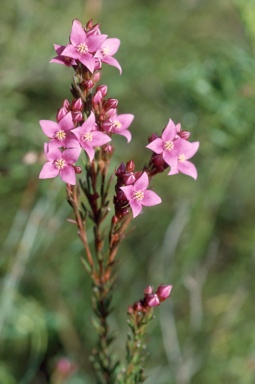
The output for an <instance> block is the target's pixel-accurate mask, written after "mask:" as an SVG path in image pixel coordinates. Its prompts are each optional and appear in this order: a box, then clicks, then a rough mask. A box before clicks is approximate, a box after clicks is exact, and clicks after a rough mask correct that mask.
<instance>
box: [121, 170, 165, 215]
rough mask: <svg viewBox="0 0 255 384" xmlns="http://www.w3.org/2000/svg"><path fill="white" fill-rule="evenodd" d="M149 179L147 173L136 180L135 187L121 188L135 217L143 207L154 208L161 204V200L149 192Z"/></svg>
mask: <svg viewBox="0 0 255 384" xmlns="http://www.w3.org/2000/svg"><path fill="white" fill-rule="evenodd" d="M148 185H149V177H148V175H147V173H146V172H143V174H142V175H141V176H140V177H139V179H137V180H136V182H135V183H134V184H133V185H127V186H125V187H120V189H121V190H122V191H123V192H124V193H125V196H126V198H127V200H128V202H129V204H130V207H131V209H132V212H133V217H136V216H138V215H139V213H141V211H142V208H143V206H147V207H149V206H153V205H157V204H160V203H161V198H160V197H159V196H158V195H157V194H156V193H155V192H153V191H150V190H148V189H147V188H148Z"/></svg>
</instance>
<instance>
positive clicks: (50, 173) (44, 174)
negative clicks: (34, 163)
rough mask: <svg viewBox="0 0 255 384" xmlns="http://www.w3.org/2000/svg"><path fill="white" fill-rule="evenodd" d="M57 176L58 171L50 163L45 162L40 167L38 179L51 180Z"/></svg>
mask: <svg viewBox="0 0 255 384" xmlns="http://www.w3.org/2000/svg"><path fill="white" fill-rule="evenodd" d="M58 174H59V170H58V169H57V168H56V167H55V166H54V165H53V164H52V163H50V162H47V163H45V164H44V166H43V167H42V170H41V172H40V174H39V179H51V178H52V177H56V176H58Z"/></svg>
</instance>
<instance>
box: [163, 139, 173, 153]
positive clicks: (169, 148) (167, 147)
mask: <svg viewBox="0 0 255 384" xmlns="http://www.w3.org/2000/svg"><path fill="white" fill-rule="evenodd" d="M164 148H165V150H166V151H172V149H174V143H173V141H166V142H165V144H164Z"/></svg>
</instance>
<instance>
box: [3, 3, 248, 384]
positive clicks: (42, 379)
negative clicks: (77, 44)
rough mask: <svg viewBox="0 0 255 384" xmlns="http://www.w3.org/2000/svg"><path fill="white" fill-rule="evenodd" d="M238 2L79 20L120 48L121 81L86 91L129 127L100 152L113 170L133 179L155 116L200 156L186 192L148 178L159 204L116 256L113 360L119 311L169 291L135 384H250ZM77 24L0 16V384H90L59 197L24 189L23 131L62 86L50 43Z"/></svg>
mask: <svg viewBox="0 0 255 384" xmlns="http://www.w3.org/2000/svg"><path fill="white" fill-rule="evenodd" d="M253 3H254V2H253V1H246V2H245V1H241V0H236V1H231V0H226V1H224V2H222V1H220V0H216V1H206V0H194V1H191V0H190V1H179V0H175V1H171V2H169V1H167V0H159V1H152V0H151V1H142V0H140V1H137V0H132V1H129V2H125V1H124V0H119V1H113V0H109V1H105V2H103V3H102V9H101V13H100V14H97V15H96V17H95V21H99V22H101V29H102V31H104V32H106V33H108V34H109V36H110V37H119V38H120V39H121V48H120V51H119V53H118V54H117V58H118V60H119V61H120V63H121V65H122V67H123V75H122V76H121V77H118V73H117V71H116V69H114V68H105V69H104V72H103V78H102V81H101V82H102V84H104V83H107V84H108V85H109V96H110V97H115V98H118V99H119V100H120V102H119V105H120V112H121V113H133V114H134V115H135V116H136V118H135V120H134V123H133V124H132V127H133V129H132V133H133V141H132V142H131V143H130V144H129V145H126V142H125V139H123V138H118V139H117V140H116V143H115V144H116V147H117V149H116V153H117V160H116V165H118V163H119V162H121V161H124V162H126V161H127V160H130V158H131V157H132V158H134V160H135V162H136V163H137V168H138V167H139V166H141V167H142V166H143V164H144V163H145V162H146V159H148V156H150V154H148V150H146V149H145V148H144V147H145V145H146V144H147V137H148V136H149V135H150V134H151V133H152V132H157V133H160V132H159V130H161V129H162V127H163V126H164V125H165V124H166V123H167V121H168V119H169V117H171V118H172V119H173V120H174V121H175V122H176V123H177V122H181V124H182V128H183V129H187V130H190V131H191V132H192V141H195V140H199V141H200V143H201V147H200V150H199V154H198V156H197V157H196V158H195V159H194V162H195V163H196V165H197V168H198V172H199V177H198V180H197V181H196V182H194V181H193V180H191V179H188V178H187V177H185V176H183V175H178V176H172V177H168V176H166V174H165V175H160V176H159V177H158V179H157V180H158V182H157V183H156V181H155V180H156V179H155V180H154V183H153V184H154V185H153V188H154V190H155V191H156V192H157V193H158V194H159V195H160V196H161V197H162V200H163V204H161V205H160V206H158V207H155V208H151V210H150V211H149V210H148V211H147V210H145V212H144V214H143V215H142V216H139V217H138V218H137V219H136V221H135V222H134V226H135V228H134V230H133V231H132V232H131V233H130V235H129V237H128V238H127V239H126V241H125V243H123V244H122V246H121V249H120V253H119V260H120V263H119V266H118V268H119V271H120V277H119V280H118V281H117V283H116V295H115V297H114V298H113V306H114V307H115V308H116V310H115V311H114V313H113V314H112V315H111V322H112V325H113V327H114V328H116V330H117V331H118V333H119V335H120V340H119V342H115V344H116V348H117V350H118V352H119V355H120V356H122V355H124V352H125V351H124V350H123V349H124V348H123V345H125V337H126V336H125V335H126V333H127V325H126V317H125V316H126V309H127V306H128V304H131V303H132V302H133V301H134V300H135V299H136V298H137V296H139V292H140V293H141V292H142V290H143V289H144V286H146V285H147V284H154V285H155V286H157V285H158V284H160V283H162V282H163V283H169V284H170V283H171V284H173V286H174V288H173V293H172V305H171V306H168V305H165V306H164V307H163V308H162V311H161V312H160V315H158V316H157V318H156V320H154V321H153V322H152V323H151V324H150V327H149V335H150V336H149V352H150V359H149V361H150V363H149V364H148V366H147V367H146V372H145V374H146V376H147V377H148V378H147V380H146V383H148V384H152V383H155V382H157V383H160V384H177V383H185V384H186V383H195V384H200V383H201V384H202V383H207V384H210V383H215V382H217V383H226V382H229V383H233V384H235V383H236V384H239V383H240V382H242V383H244V384H251V383H252V382H253V380H254V371H255V363H254V361H255V360H254V359H255V357H254V345H255V340H254V336H253V335H255V325H254V316H255V309H254V303H253V301H254V299H253V295H252V294H251V292H254V289H255V284H254V278H253V274H254V268H255V261H254V239H255V219H254V218H255V204H254V188H255V179H254V177H253V175H254V166H255V157H254V149H255V142H254V122H255V118H254V102H255V64H254V63H255V61H254V46H255V34H254V22H253V21H254V17H255V9H254V4H253ZM86 6H87V8H86V9H87V10H88V9H89V4H88V2H87V4H86ZM84 10H85V8H84V2H83V1H76V2H68V1H63V0H62V1H55V2H51V1H50V0H37V1H34V0H25V1H22V2H21V1H18V0H15V1H11V2H10V1H7V0H3V1H2V2H1V16H0V19H1V23H0V30H1V34H0V35H1V39H0V47H1V52H2V55H1V63H0V66H1V94H0V112H1V119H0V151H1V167H0V173H1V178H2V182H1V184H0V192H1V202H2V206H1V230H0V239H1V242H2V243H3V247H2V250H1V258H0V268H1V269H0V273H1V280H0V289H1V292H0V293H1V308H0V314H1V315H0V317H1V319H4V322H2V323H1V324H2V328H1V334H0V337H1V342H0V354H1V359H0V360H1V365H0V382H1V383H2V382H3V383H6V384H16V383H22V384H25V383H42V384H44V383H48V382H50V377H52V373H53V372H54V367H55V363H56V361H57V359H58V358H59V357H62V356H67V357H69V358H70V359H71V360H72V361H75V363H76V364H77V365H78V366H79V369H78V371H77V372H75V374H74V375H73V376H72V377H70V378H68V379H67V380H66V383H69V384H78V383H81V382H83V383H84V382H86V383H90V382H91V383H93V372H91V367H90V365H88V364H87V363H86V361H85V360H86V359H84V357H83V356H84V355H85V357H86V356H89V355H90V352H91V345H92V343H93V341H94V339H93V326H92V324H91V322H90V317H91V312H90V310H89V305H90V303H89V300H90V297H91V286H90V282H89V281H87V280H88V279H87V280H86V278H85V276H86V275H85V271H84V269H83V266H82V264H81V262H80V256H81V255H80V252H81V249H82V248H81V246H80V244H79V241H78V239H76V229H75V227H74V226H73V225H72V224H70V223H68V222H66V220H65V218H66V217H67V216H68V214H69V212H70V210H69V207H68V204H67V203H66V202H65V191H64V187H63V185H62V184H61V183H59V182H58V181H50V180H46V181H40V183H39V182H38V180H37V177H38V173H39V171H40V169H41V165H42V158H41V156H42V155H41V153H42V143H43V140H44V137H43V134H42V132H41V131H40V127H39V124H38V120H39V119H53V118H54V115H55V113H56V110H57V108H59V107H60V105H61V103H62V100H63V99H64V98H69V97H70V96H69V91H68V88H69V84H70V83H71V78H70V76H71V72H70V71H69V70H68V69H67V68H64V67H62V66H57V65H55V66H54V65H53V64H50V65H49V64H48V62H49V60H50V59H51V58H52V57H53V56H54V50H53V43H59V44H66V43H67V41H68V34H69V31H70V28H71V21H72V19H73V18H75V17H78V18H79V19H80V20H81V21H82V22H86V21H87V20H88V19H89V17H90V16H93V14H92V13H91V15H90V14H87V13H85V11H84ZM91 12H92V11H91ZM94 12H95V11H94ZM123 15H124V16H123ZM146 156H147V157H146ZM91 236H92V228H89V232H88V237H89V239H91ZM4 303H8V305H7V307H6V304H4ZM6 308H7V309H6ZM162 339H163V340H162ZM22 380H23V381H22ZM52 384H55V383H52Z"/></svg>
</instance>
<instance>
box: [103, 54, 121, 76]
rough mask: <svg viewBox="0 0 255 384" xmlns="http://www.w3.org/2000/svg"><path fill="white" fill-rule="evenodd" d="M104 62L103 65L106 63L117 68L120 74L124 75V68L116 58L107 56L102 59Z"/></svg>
mask: <svg viewBox="0 0 255 384" xmlns="http://www.w3.org/2000/svg"><path fill="white" fill-rule="evenodd" d="M102 61H103V63H106V64H109V65H112V66H113V67H116V68H117V69H118V70H119V71H120V74H122V68H121V66H120V63H119V62H118V61H117V60H116V59H115V58H114V57H111V56H105V57H103V58H102Z"/></svg>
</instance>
